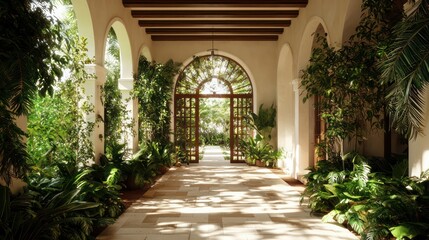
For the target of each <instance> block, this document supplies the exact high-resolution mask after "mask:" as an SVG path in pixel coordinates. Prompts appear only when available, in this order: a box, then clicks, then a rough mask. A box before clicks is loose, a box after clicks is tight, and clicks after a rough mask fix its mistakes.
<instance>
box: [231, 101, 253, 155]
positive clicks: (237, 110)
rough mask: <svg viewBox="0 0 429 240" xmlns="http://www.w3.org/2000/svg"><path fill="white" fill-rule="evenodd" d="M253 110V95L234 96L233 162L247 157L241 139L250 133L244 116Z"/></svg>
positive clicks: (232, 122)
mask: <svg viewBox="0 0 429 240" xmlns="http://www.w3.org/2000/svg"><path fill="white" fill-rule="evenodd" d="M250 112H252V98H251V97H241V98H237V97H234V98H233V99H232V101H231V129H232V130H231V143H230V145H231V146H230V148H231V162H244V161H245V160H246V159H245V157H244V155H243V152H242V150H241V148H240V141H241V140H244V139H245V138H247V137H248V136H249V135H250V128H249V126H247V124H246V122H245V120H244V116H246V115H247V114H248V113H250Z"/></svg>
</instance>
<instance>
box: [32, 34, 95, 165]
mask: <svg viewBox="0 0 429 240" xmlns="http://www.w3.org/2000/svg"><path fill="white" fill-rule="evenodd" d="M73 41H74V44H75V48H74V49H73V50H72V51H71V52H70V55H69V57H70V58H71V59H72V60H73V64H71V65H70V68H69V69H70V76H69V77H68V78H67V79H64V80H63V81H61V82H59V83H58V84H56V90H55V91H54V93H53V95H52V96H46V97H41V96H36V97H35V98H34V99H33V101H34V105H33V106H34V107H33V109H32V110H31V112H30V114H29V116H28V134H29V138H28V143H27V147H28V152H29V153H30V160H29V163H30V164H31V165H32V166H34V168H36V169H39V170H42V169H44V168H45V167H47V166H49V165H51V164H55V163H56V162H59V161H67V162H75V163H76V164H83V165H86V164H87V162H88V160H90V159H93V157H94V156H93V150H92V143H91V141H90V134H91V132H92V130H93V128H94V124H95V123H94V122H89V121H87V120H85V116H86V115H88V114H89V113H92V112H93V106H92V105H91V104H90V103H89V101H88V98H85V97H83V94H84V86H83V85H84V83H85V81H86V80H87V79H88V78H91V77H93V76H91V75H89V74H88V73H86V70H85V64H86V63H87V62H89V61H90V60H89V59H88V58H87V56H86V51H87V49H86V41H85V40H84V39H81V38H79V37H76V38H74V39H73Z"/></svg>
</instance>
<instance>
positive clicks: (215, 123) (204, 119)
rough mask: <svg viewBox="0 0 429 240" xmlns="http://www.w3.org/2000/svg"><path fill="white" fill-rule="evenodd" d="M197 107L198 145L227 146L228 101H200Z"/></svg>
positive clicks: (228, 125) (228, 133)
mask: <svg viewBox="0 0 429 240" xmlns="http://www.w3.org/2000/svg"><path fill="white" fill-rule="evenodd" d="M199 106H200V108H199V109H200V110H199V111H200V117H199V121H200V123H199V126H200V132H199V134H200V135H199V138H200V141H201V142H200V145H222V146H229V137H230V132H229V127H230V122H229V121H230V116H229V115H230V109H229V108H230V103H229V100H227V99H200V105H199Z"/></svg>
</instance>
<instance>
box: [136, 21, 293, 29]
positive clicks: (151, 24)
mask: <svg viewBox="0 0 429 240" xmlns="http://www.w3.org/2000/svg"><path fill="white" fill-rule="evenodd" d="M290 24H291V21H290V20H259V21H257V20H140V21H139V25H140V27H206V28H210V27H289V26H290Z"/></svg>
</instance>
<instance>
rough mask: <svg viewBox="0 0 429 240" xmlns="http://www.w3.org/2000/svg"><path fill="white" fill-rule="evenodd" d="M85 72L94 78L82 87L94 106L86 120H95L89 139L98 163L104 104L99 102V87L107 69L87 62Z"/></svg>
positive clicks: (102, 148)
mask: <svg viewBox="0 0 429 240" xmlns="http://www.w3.org/2000/svg"><path fill="white" fill-rule="evenodd" d="M85 69H86V71H87V73H89V74H92V75H94V78H90V79H87V80H86V82H85V84H84V87H85V94H86V95H87V96H88V97H89V101H90V103H91V104H92V105H93V106H94V112H93V113H90V114H88V115H87V116H86V121H89V122H95V126H94V130H93V132H92V134H91V140H92V144H93V149H94V162H95V163H96V164H98V163H99V160H100V155H101V154H104V122H103V121H101V119H104V106H103V103H102V102H101V97H102V95H101V88H102V86H103V85H104V83H105V82H106V72H107V70H106V69H105V68H104V67H103V66H100V65H96V64H87V65H86V66H85Z"/></svg>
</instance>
